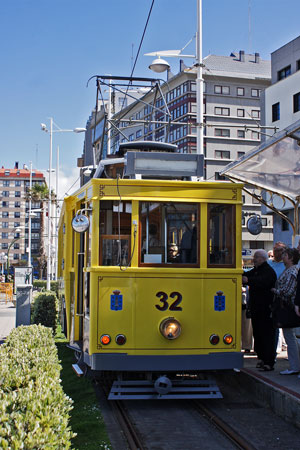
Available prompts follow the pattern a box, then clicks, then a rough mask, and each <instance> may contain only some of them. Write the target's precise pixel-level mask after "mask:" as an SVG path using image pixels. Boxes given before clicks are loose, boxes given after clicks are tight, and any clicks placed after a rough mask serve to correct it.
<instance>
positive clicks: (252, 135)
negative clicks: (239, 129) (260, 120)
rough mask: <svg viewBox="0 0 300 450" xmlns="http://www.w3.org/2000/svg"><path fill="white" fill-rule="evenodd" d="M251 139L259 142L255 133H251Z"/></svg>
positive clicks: (257, 134)
mask: <svg viewBox="0 0 300 450" xmlns="http://www.w3.org/2000/svg"><path fill="white" fill-rule="evenodd" d="M251 139H255V140H257V141H258V140H259V133H258V132H257V131H251Z"/></svg>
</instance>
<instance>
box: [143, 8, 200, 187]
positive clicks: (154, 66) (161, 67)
mask: <svg viewBox="0 0 300 450" xmlns="http://www.w3.org/2000/svg"><path fill="white" fill-rule="evenodd" d="M196 36H197V37H196V55H185V54H183V53H182V50H184V48H185V47H186V46H187V45H188V44H189V43H188V44H187V45H186V46H185V47H184V48H183V49H181V50H162V51H157V52H151V53H146V54H145V56H155V57H156V58H157V57H158V58H157V59H154V61H153V62H152V63H151V64H150V66H149V69H150V70H153V71H154V72H157V73H161V72H164V71H165V70H168V69H169V68H170V64H169V63H168V62H167V61H165V60H164V59H162V57H165V58H194V59H195V58H196V68H197V78H196V104H197V147H196V153H197V154H198V155H203V156H204V145H203V83H204V80H203V62H202V0H197V33H196ZM199 178H200V179H202V178H203V177H199Z"/></svg>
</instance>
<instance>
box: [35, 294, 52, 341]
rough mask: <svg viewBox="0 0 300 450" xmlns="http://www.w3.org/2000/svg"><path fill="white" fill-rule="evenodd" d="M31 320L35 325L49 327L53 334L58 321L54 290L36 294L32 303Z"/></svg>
mask: <svg viewBox="0 0 300 450" xmlns="http://www.w3.org/2000/svg"><path fill="white" fill-rule="evenodd" d="M32 309H33V311H32V322H33V323H34V324H36V325H39V324H41V325H44V326H45V327H50V328H52V330H53V334H55V331H56V326H57V321H58V299H57V297H56V295H55V293H54V292H51V291H46V292H41V293H40V294H38V295H37V296H36V297H35V299H34V302H33V304H32Z"/></svg>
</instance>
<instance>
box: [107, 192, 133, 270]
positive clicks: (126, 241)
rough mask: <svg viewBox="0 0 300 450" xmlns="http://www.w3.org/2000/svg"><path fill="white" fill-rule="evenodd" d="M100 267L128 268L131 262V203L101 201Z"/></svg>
mask: <svg viewBox="0 0 300 450" xmlns="http://www.w3.org/2000/svg"><path fill="white" fill-rule="evenodd" d="M99 223H100V227H99V232H100V266H120V265H122V266H126V265H128V262H129V260H130V237H131V202H126V201H122V202H119V201H112V200H101V201H100V222H99Z"/></svg>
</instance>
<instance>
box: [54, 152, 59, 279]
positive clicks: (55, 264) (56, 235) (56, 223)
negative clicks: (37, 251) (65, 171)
mask: <svg viewBox="0 0 300 450" xmlns="http://www.w3.org/2000/svg"><path fill="white" fill-rule="evenodd" d="M58 176H59V146H57V149H56V188H55V193H56V199H55V200H56V201H55V221H54V223H55V230H54V233H55V234H54V236H55V237H54V242H55V261H54V279H55V280H57V263H58V261H57V257H58V254H57V252H58Z"/></svg>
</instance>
